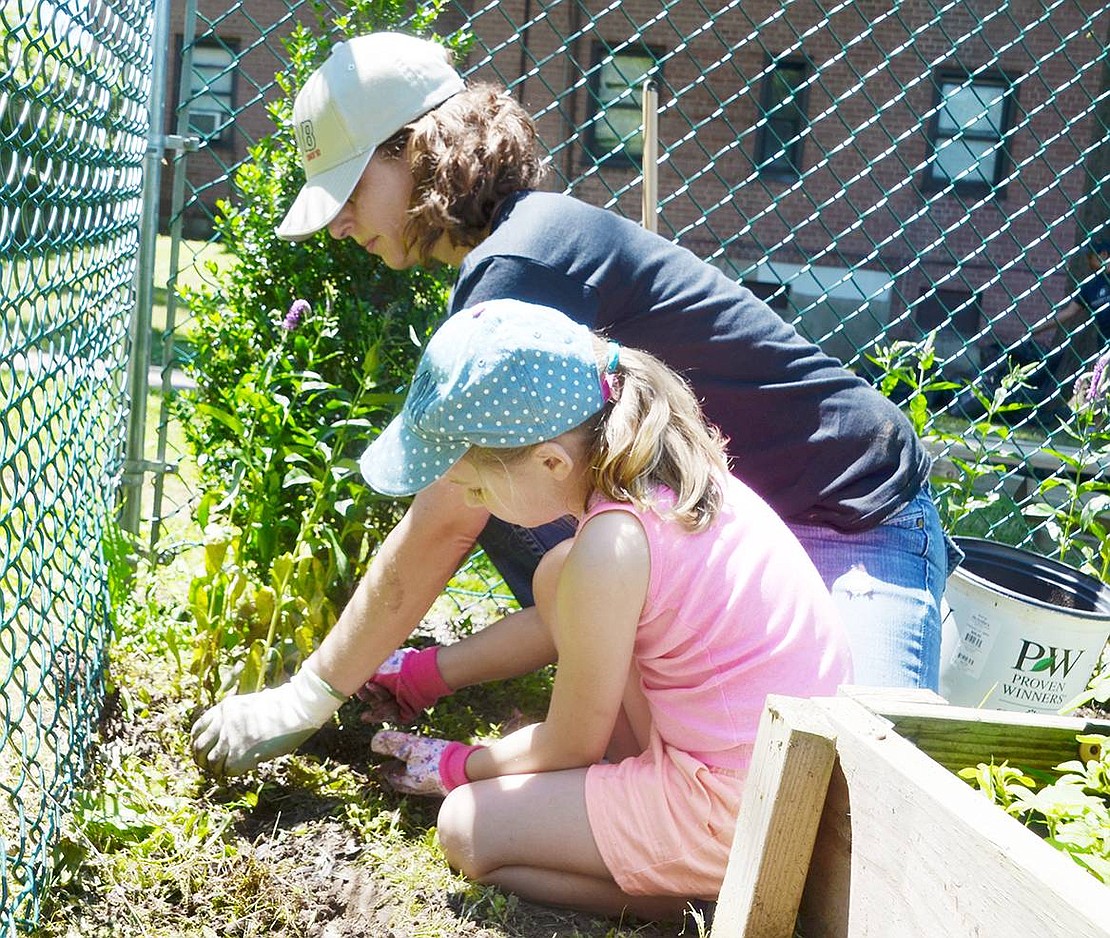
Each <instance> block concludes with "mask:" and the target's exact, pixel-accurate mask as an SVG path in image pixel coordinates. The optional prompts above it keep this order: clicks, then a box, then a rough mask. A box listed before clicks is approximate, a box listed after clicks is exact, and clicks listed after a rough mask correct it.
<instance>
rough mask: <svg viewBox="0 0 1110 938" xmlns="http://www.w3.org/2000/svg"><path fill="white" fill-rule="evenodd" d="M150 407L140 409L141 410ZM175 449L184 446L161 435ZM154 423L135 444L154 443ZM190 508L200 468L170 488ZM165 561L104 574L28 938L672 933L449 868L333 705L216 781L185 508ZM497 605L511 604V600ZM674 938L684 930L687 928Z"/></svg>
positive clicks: (476, 620)
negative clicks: (92, 655)
mask: <svg viewBox="0 0 1110 938" xmlns="http://www.w3.org/2000/svg"><path fill="white" fill-rule="evenodd" d="M156 406H157V399H156V398H155V399H154V400H153V401H152V402H151V408H152V412H153V411H154V409H155V408H156ZM171 430H172V431H173V434H171V445H179V444H180V438H179V436H176V435H174V434H177V433H179V430H178V429H177V428H174V427H172V426H171ZM153 442H154V440H153V431H151V438H150V440H149V441H148V446H153ZM167 484H168V485H170V486H173V487H175V488H176V491H175V492H174V493H172V497H173V498H175V499H180V500H182V502H183V503H184V502H186V501H187V500H188V498H189V497H190V493H191V492H192V491H193V490H194V489H195V485H196V474H195V468H194V467H193V466H192V463H191V462H190V461H188V460H183V461H182V464H181V469H180V472H179V474H178V475H177V476H175V477H171V478H170V479H168V480H167ZM166 541H167V542H168V543H172V544H173V545H176V547H174V548H173V549H172V550H170V551H169V554H168V555H167V557H165V558H163V559H164V560H165V561H166V562H164V563H162V564H161V565H159V566H157V567H153V566H151V565H150V563H149V562H148V561H146V560H141V561H138V563H137V565H136V566H135V568H134V569H133V570H132V568H131V567H129V566H127V567H123V568H121V567H120V566H119V565H118V564H116V565H114V570H115V575H114V585H113V593H114V594H115V595H117V596H119V597H120V599H121V601H120V602H119V603H118V604H117V625H116V635H115V640H114V643H113V647H112V666H111V675H110V687H109V700H108V707H107V711H106V714H105V718H104V720H103V721H102V729H101V733H100V736H99V740H98V743H97V751H96V758H95V760H94V766H93V770H92V772H91V775H90V777H89V778H88V780H87V784H86V785H85V787H84V789H83V790H82V792H81V793H80V794H79V796H78V799H77V802H76V805H75V808H74V810H73V812H72V813H71V814H70V815H69V816H68V817H67V819H66V821H65V824H64V827H63V830H62V832H61V837H60V838H59V840H58V842H57V845H56V847H55V850H54V865H53V882H52V884H51V886H50V888H49V889H48V890H47V891H46V893H45V903H44V906H43V912H42V916H41V920H40V927H39V929H38V932H37V935H38V936H39V938H75V936H100V935H106V936H107V935H111V936H115V935H128V936H131V935H142V936H146V938H213V936H217V935H219V936H239V938H253V936H256V935H257V936H261V935H268V936H272V935H276V936H282V935H288V936H294V935H296V936H301V935H326V936H329V938H354V936H358V938H363V936H365V935H391V934H392V935H396V936H409V935H420V936H423V938H510V936H512V938H553V936H565V938H602V936H604V938H633V936H638V938H663V936H664V935H666V936H670V935H674V934H676V928H674V927H670V928H662V927H660V926H653V925H636V924H630V923H620V922H615V921H609V920H604V919H596V918H593V917H590V916H585V915H579V914H572V913H566V912H561V911H558V910H552V909H546V908H542V907H539V906H535V905H531V904H529V903H526V902H523V901H520V900H518V899H517V898H516V897H514V896H511V895H507V894H504V893H502V892H500V891H498V890H496V889H493V888H489V887H484V886H480V885H476V884H474V883H470V882H468V881H466V880H465V879H463V878H462V877H460V876H458V875H457V874H455V873H454V872H453V871H452V870H451V869H450V868H449V867H448V866H447V864H446V862H445V861H444V859H443V856H442V854H441V853H440V851H439V848H438V846H437V843H436V840H435V827H434V825H435V804H434V802H430V801H427V800H423V799H419V798H411V799H410V798H404V797H400V796H398V795H396V794H395V793H393V792H391V791H389V790H388V789H386V788H385V787H384V786H383V785H382V784H381V782H380V780H379V776H378V774H377V771H376V762H375V760H376V758H377V757H375V756H373V755H372V754H371V753H370V748H369V737H370V735H371V733H372V732H373V728H372V727H368V726H366V725H365V724H363V723H362V722H361V721H360V720H359V718H358V707H357V705H356V704H354V703H350V704H347V705H345V706H344V707H343V708H342V709H341V710H340V712H339V714H338V715H337V718H336V720H335V721H333V722H332V723H330V724H328V725H327V726H325V727H324V729H322V730H321V731H320V732H319V733H318V734H317V735H316V736H315V737H313V739H312V740H310V741H309V742H308V743H307V744H305V746H303V747H302V749H301V751H299V752H298V753H296V754H294V755H292V756H287V757H283V758H281V759H277V760H275V761H273V762H271V763H269V764H267V765H265V766H262V767H261V768H260V769H258V770H257V771H256V772H254V773H251V774H250V775H248V776H245V777H242V778H240V779H236V780H233V781H232V782H230V783H229V784H227V785H220V784H216V783H215V782H213V781H212V780H211V779H210V778H208V777H206V776H204V775H203V774H202V773H201V772H200V771H199V770H198V769H197V767H196V766H195V765H194V764H193V762H192V759H191V757H190V755H189V737H188V734H189V728H190V726H191V725H192V722H193V721H194V719H195V717H196V716H197V715H198V710H197V706H196V700H197V697H198V691H197V684H196V679H195V677H194V676H193V675H192V674H191V673H190V671H189V667H188V665H189V659H190V655H191V651H192V647H193V645H194V644H195V642H196V638H197V636H196V633H195V628H196V627H195V625H194V623H193V622H192V621H191V619H190V618H189V616H188V614H187V613H186V612H184V610H185V609H187V607H188V599H187V597H188V589H189V584H190V581H191V578H192V577H193V576H194V575H196V574H198V573H199V572H200V571H201V569H202V564H203V552H202V551H200V550H198V549H196V548H195V546H193V545H196V544H198V543H199V541H200V532H199V531H197V530H196V529H195V527H192V521H191V520H190V519H189V518H188V516H187V515H185V514H182V515H180V516H179V517H178V518H177V519H175V521H174V523H173V527H172V529H171V530H170V531H169V532H168V536H167V538H166ZM489 575H490V572H489V571H488V570H487V569H485V568H484V567H483V566H482V565H481V564H476V565H474V566H472V567H471V568H470V569H469V571H468V572H467V574H466V576H465V577H464V578H463V579H461V580H460V586H461V590H460V593H459V594H458V595H457V596H454V597H452V596H447V597H444V599H443V600H441V602H440V603H439V604H437V607H436V609H435V610H433V613H432V614H431V615H430V616H429V620H428V622H429V625H428V628H429V630H432V629H435V630H437V631H438V632H439V633H441V634H442V632H443V631H445V630H455V633H456V634H459V633H461V632H465V631H467V630H469V629H472V628H476V627H480V626H481V625H482V624H484V622H485V621H487V620H488V618H489V617H490V616H491V615H492V614H494V613H493V610H492V608H491V604H490V603H489V602H486V603H485V607H484V608H483V607H482V606H481V603H480V601H479V594H481V593H482V585H483V583H486V582H487V579H488V577H489ZM498 602H507V599H504V598H503V599H502V600H499V601H498ZM549 689H550V675H549V674H547V673H541V674H539V675H535V676H532V677H529V678H526V679H521V680H520V681H514V682H502V683H498V684H494V685H490V686H488V687H485V688H470V689H467V690H466V691H464V692H461V693H459V694H457V695H455V696H454V697H452V698H450V700H449V701H447V702H445V703H444V704H441V705H440V706H438V707H437V708H436V710H435V711H433V713H432V715H431V717H429V718H428V719H427V722H426V723H425V724H424V725H423V729H424V731H426V732H429V733H432V734H438V735H443V736H455V737H457V738H465V737H467V736H476V735H487V734H490V733H495V732H497V731H498V727H499V726H500V725H501V724H502V723H504V722H506V721H509V720H519V719H535V718H538V717H539V716H540V715H542V713H543V712H544V710H545V709H546V700H547V694H548V692H549ZM685 934H687V935H690V936H695V938H696V936H697V934H698V931H697V929H696V927H695V926H694V925H693V924H691V925H690V926H689V927H688V928H687V930H686V932H685Z"/></svg>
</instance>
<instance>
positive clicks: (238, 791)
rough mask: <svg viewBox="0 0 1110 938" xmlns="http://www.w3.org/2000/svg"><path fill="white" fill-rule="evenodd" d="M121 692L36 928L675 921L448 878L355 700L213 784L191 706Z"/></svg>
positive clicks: (425, 809) (501, 928)
mask: <svg viewBox="0 0 1110 938" xmlns="http://www.w3.org/2000/svg"><path fill="white" fill-rule="evenodd" d="M137 678H138V676H137V675H131V676H129V679H130V680H131V681H134V680H135V679H137ZM122 697H123V699H122V701H121V700H120V698H119V697H117V698H116V700H117V703H118V705H117V706H115V707H114V708H112V710H111V711H110V713H109V715H108V717H107V719H106V720H105V722H104V725H103V729H102V739H103V742H102V744H101V746H100V750H99V752H98V754H97V763H98V770H97V771H98V775H99V777H98V778H96V779H92V780H90V789H89V793H88V794H87V796H86V802H85V808H84V810H83V811H78V812H77V813H76V823H75V825H73V826H72V828H71V829H69V830H67V831H66V832H65V834H64V836H63V838H62V843H61V846H60V849H59V856H60V858H61V862H60V865H59V875H58V880H57V882H55V884H54V885H53V887H52V888H51V889H50V890H49V892H48V894H47V902H46V905H45V906H44V914H43V917H42V922H43V924H42V928H41V930H40V932H39V935H40V936H41V938H78V936H80V938H106V936H113V938H114V936H123V935H127V936H129V938H130V936H134V935H143V936H150V938H162V936H166V938H168V936H173V938H193V936H197V938H212V936H221V938H222V936H228V938H255V936H262V935H266V936H290V938H292V936H297V938H304V936H320V938H368V936H370V938H417V936H420V938H456V936H457V938H508V936H512V938H562V936H566V938H589V936H605V938H620V936H633V935H636V936H640V938H663V936H673V935H677V934H679V932H680V928H679V927H678V926H661V925H637V924H629V923H624V924H622V923H618V922H615V921H611V920H604V919H598V918H594V917H591V916H587V915H580V914H573V913H567V912H563V911H561V910H556V909H549V908H545V907H542V906H536V905H533V904H531V903H527V902H522V901H520V900H518V899H517V898H516V897H513V896H509V895H506V894H503V893H500V892H499V891H497V890H494V889H489V888H486V887H481V886H476V885H474V884H472V883H469V882H467V881H466V880H464V879H462V878H461V877H459V876H457V875H456V874H454V873H453V872H452V871H451V870H450V869H449V868H448V867H447V865H446V863H445V862H444V861H443V859H442V856H441V855H439V854H438V851H437V848H436V846H435V839H434V832H433V826H434V823H435V813H436V806H437V803H436V802H435V801H432V800H427V799H416V798H412V799H405V798H400V797H398V796H397V795H395V794H393V793H391V792H389V791H387V790H385V789H384V788H383V787H382V786H381V785H380V784H379V783H378V781H377V776H376V774H375V772H374V768H373V763H372V762H371V757H370V755H369V753H370V747H369V740H370V736H371V735H372V733H373V728H371V727H368V726H366V725H365V724H363V723H361V721H359V720H358V718H357V709H356V708H355V707H354V705H348V706H347V707H344V708H343V710H342V711H341V714H340V720H339V722H338V723H336V724H330V725H328V726H327V727H325V729H323V730H322V731H321V732H320V733H318V734H317V735H316V736H315V737H313V738H312V739H311V740H310V741H309V742H308V743H307V744H306V745H305V746H304V747H303V748H302V750H301V752H300V753H298V754H297V755H296V756H292V757H286V758H283V759H279V760H276V761H274V762H273V763H270V764H268V765H266V766H263V767H262V768H260V769H259V770H258V771H257V772H255V773H253V774H251V775H250V776H246V777H243V778H241V779H237V780H234V781H233V782H232V783H229V784H228V785H218V784H216V783H214V782H212V781H211V780H210V779H207V778H204V777H202V776H201V775H200V773H199V772H198V771H197V770H196V768H195V767H194V766H193V764H192V762H191V760H189V758H188V756H187V728H188V727H189V726H190V725H191V722H192V716H193V712H192V711H191V709H190V707H189V706H188V705H187V704H186V703H184V702H182V700H181V699H180V695H175V694H173V693H157V694H153V695H151V699H149V700H146V701H144V702H142V704H141V706H136V701H134V700H131V701H130V702H129V701H128V699H127V698H128V693H127V692H126V691H125V692H124V693H123V695H122ZM95 791H98V792H104V793H107V796H101V795H94V794H93V792H95ZM90 799H91V800H90ZM98 799H99V800H98ZM90 804H92V805H93V807H90V806H89V805H90ZM98 812H99V813H98ZM109 815H110V816H109ZM685 934H687V935H696V934H697V930H696V928H693V927H692V926H690V927H687V929H686V932H685Z"/></svg>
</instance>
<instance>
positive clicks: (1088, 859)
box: [958, 734, 1110, 883]
mask: <svg viewBox="0 0 1110 938" xmlns="http://www.w3.org/2000/svg"><path fill="white" fill-rule="evenodd" d="M1076 740H1077V742H1078V743H1079V746H1080V753H1081V757H1080V758H1079V759H1073V760H1071V761H1069V762H1064V763H1062V764H1061V765H1058V766H1056V771H1057V772H1060V773H1062V774H1061V776H1060V777H1059V778H1058V779H1056V780H1055V781H1053V782H1051V783H1050V784H1047V785H1044V786H1043V787H1041V788H1039V789H1038V788H1035V787H1034V786H1035V783H1034V782H1033V780H1032V779H1031V778H1029V777H1028V776H1027V775H1025V774H1024V773H1023V772H1021V771H1020V770H1019V769H1015V768H1012V767H1010V766H1009V765H1007V764H1006V763H1005V762H1003V763H1002V764H1001V765H998V766H996V765H994V764H993V763H992V764H991V765H985V764H983V763H980V764H979V765H978V766H976V767H975V768H966V769H961V770H960V772H959V773H958V774H959V775H960V777H961V778H963V779H965V780H966V781H968V782H969V783H970V784H971V785H972V786H973V787H974V788H977V789H978V790H979V791H981V792H983V793H984V794H985V795H986V796H987V797H988V798H990V799H991V801H993V802H994V803H995V804H997V805H999V806H1000V807H1001V808H1003V809H1004V810H1005V811H1006V812H1007V813H1008V814H1010V815H1011V816H1013V817H1015V818H1018V819H1021V820H1023V821H1024V823H1025V824H1026V825H1027V826H1028V827H1030V828H1032V829H1034V830H1036V831H1037V832H1038V833H1040V834H1041V835H1042V836H1043V837H1044V838H1045V841H1046V842H1047V843H1049V844H1051V845H1052V846H1053V847H1055V848H1056V849H1057V850H1061V851H1063V852H1064V853H1067V854H1068V855H1069V856H1070V857H1071V858H1072V859H1073V860H1075V862H1076V863H1078V864H1079V865H1080V866H1082V867H1084V868H1085V869H1087V870H1088V871H1089V872H1091V873H1092V874H1093V875H1095V876H1097V877H1098V878H1099V879H1100V880H1102V881H1103V882H1104V883H1106V882H1110V746H1108V744H1110V737H1107V736H1101V735H1097V734H1090V735H1079V736H1077V737H1076Z"/></svg>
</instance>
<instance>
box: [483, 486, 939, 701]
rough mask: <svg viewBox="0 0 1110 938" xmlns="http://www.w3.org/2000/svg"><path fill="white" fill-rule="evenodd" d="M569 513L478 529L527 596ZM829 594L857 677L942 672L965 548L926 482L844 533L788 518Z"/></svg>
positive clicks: (914, 679)
mask: <svg viewBox="0 0 1110 938" xmlns="http://www.w3.org/2000/svg"><path fill="white" fill-rule="evenodd" d="M574 527H575V525H574V521H573V519H569V518H568V519H562V520H560V521H556V522H553V523H552V524H548V525H544V526H543V527H541V528H532V529H526V528H518V527H516V526H515V525H511V524H506V523H505V522H503V521H498V520H497V519H496V518H491V519H490V522H489V524H488V525H486V528H485V530H484V531H483V532H482V534H481V536H480V537H479V538H478V542H479V544H481V546H482V548H483V549H484V550H485V552H486V554H487V556H488V557H489V559H490V560H491V561H492V562H493V565H494V566H495V567H497V570H498V572H499V573H500V574H501V576H502V577H504V579H505V583H506V585H508V587H509V589H511V590H512V591H513V595H514V596H516V598H517V600H518V601H519V602H520V604H521V606H531V605H532V604H533V599H532V574H533V573H534V572H535V570H536V564H537V563H539V559H540V558H541V557H542V556H543V555H544V553H545V552H546V551H547V550H548V549H549V548H551V547H554V546H555V545H556V544H558V543H559V542H560V541H562V540H564V539H566V538H568V537H572V536H573V535H574ZM790 529H791V530H792V531H793V532H794V535H795V536H796V537H797V538H798V540H799V541H801V542H802V546H803V547H804V548H805V549H806V552H807V553H808V554H809V556H810V559H811V560H813V563H814V565H815V566H816V567H817V569H818V571H819V572H820V573H821V576H822V577H823V578H824V580H825V585H826V586H828V588H829V590H830V592H831V593H832V595H833V599H834V600H835V602H836V604H837V608H838V609H839V610H840V613H841V618H842V619H843V620H844V623H845V625H846V627H847V630H848V639H849V642H850V644H851V649H852V662H853V668H854V672H855V678H854V681H855V683H856V684H866V685H870V686H873V687H927V688H929V689H930V690H936V689H937V687H938V684H939V681H940V619H941V616H940V600H941V596H943V595H944V586H945V582H946V581H947V579H948V574H949V573H951V572H952V570H954V569H955V567H956V564H957V563H958V562H959V559H960V551H959V548H958V547H956V546H955V544H953V543H952V541H951V540H950V539H949V538H948V537H947V536H946V535H945V533H944V531H943V530H942V529H941V525H940V518H939V517H938V515H937V510H936V507H935V506H934V505H933V501H932V499H931V498H930V496H929V493H928V492H927V491H922V492H921V493H919V494H918V495H917V496H916V497H915V498H913V499H911V500H910V501H909V502H908V503H907V504H906V505H905V506H904V507H903V508H901V509H899V510H898V511H897V512H895V513H894V514H893V515H892V516H890V517H889V518H887V519H886V520H885V521H884V522H883V523H882V524H880V525H878V526H877V527H874V528H871V529H870V530H867V531H859V532H856V533H853V534H845V533H843V532H840V531H837V530H836V529H834V528H830V527H825V526H823V525H808V524H791V525H790Z"/></svg>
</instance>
